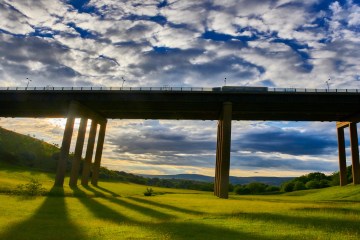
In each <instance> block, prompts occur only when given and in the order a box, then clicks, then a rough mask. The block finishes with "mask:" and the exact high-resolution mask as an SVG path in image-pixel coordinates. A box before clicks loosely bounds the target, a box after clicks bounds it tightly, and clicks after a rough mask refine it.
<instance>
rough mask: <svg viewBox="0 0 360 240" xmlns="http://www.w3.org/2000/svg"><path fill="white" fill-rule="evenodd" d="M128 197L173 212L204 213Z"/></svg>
mask: <svg viewBox="0 0 360 240" xmlns="http://www.w3.org/2000/svg"><path fill="white" fill-rule="evenodd" d="M129 199H131V200H133V201H135V202H139V203H144V204H148V205H152V206H156V207H160V208H165V209H168V210H172V211H175V212H181V213H187V214H193V215H200V214H204V213H203V212H200V211H195V210H189V209H186V208H180V207H176V206H172V205H168V204H164V203H158V202H154V201H150V200H146V199H142V198H137V197H129Z"/></svg>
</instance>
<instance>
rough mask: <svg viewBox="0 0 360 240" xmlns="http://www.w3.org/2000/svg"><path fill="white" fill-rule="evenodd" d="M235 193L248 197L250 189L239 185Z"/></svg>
mask: <svg viewBox="0 0 360 240" xmlns="http://www.w3.org/2000/svg"><path fill="white" fill-rule="evenodd" d="M234 192H235V193H236V194H239V195H246V194H250V189H249V188H247V187H246V185H243V186H242V185H237V186H236V187H235V188H234Z"/></svg>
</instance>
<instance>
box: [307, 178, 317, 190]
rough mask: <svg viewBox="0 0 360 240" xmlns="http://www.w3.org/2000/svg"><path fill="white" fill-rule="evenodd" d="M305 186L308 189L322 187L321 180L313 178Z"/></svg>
mask: <svg viewBox="0 0 360 240" xmlns="http://www.w3.org/2000/svg"><path fill="white" fill-rule="evenodd" d="M305 186H306V188H307V189H316V188H320V182H319V181H317V180H311V181H308V182H307V183H306V185H305Z"/></svg>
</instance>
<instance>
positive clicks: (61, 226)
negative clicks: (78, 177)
mask: <svg viewBox="0 0 360 240" xmlns="http://www.w3.org/2000/svg"><path fill="white" fill-rule="evenodd" d="M51 191H55V192H56V194H59V192H61V191H63V189H62V188H61V189H59V188H53V189H52V190H51ZM0 239H11V240H13V239H54V240H56V239H59V240H60V239H86V236H84V235H83V234H82V233H81V232H80V231H79V229H78V228H77V227H76V226H75V225H74V224H72V223H71V220H70V219H69V217H68V212H67V208H66V203H65V198H64V197H47V198H46V199H45V201H44V202H43V203H42V205H41V206H40V207H39V208H38V209H37V210H36V212H35V213H34V215H33V216H31V217H30V218H28V219H27V220H25V221H23V222H20V223H18V224H15V225H13V226H11V227H10V228H9V229H8V230H7V231H6V232H4V233H3V234H0Z"/></svg>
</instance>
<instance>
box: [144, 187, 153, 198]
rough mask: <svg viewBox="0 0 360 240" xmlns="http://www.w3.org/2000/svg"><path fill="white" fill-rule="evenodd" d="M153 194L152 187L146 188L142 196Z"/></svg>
mask: <svg viewBox="0 0 360 240" xmlns="http://www.w3.org/2000/svg"><path fill="white" fill-rule="evenodd" d="M153 194H154V191H153V190H152V188H146V191H145V192H144V196H152V195H153Z"/></svg>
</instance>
